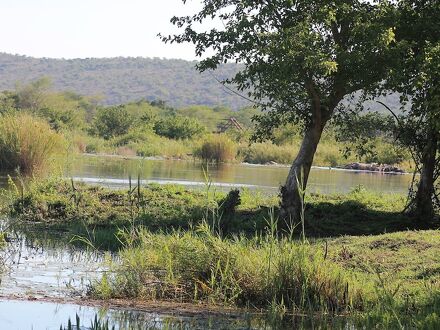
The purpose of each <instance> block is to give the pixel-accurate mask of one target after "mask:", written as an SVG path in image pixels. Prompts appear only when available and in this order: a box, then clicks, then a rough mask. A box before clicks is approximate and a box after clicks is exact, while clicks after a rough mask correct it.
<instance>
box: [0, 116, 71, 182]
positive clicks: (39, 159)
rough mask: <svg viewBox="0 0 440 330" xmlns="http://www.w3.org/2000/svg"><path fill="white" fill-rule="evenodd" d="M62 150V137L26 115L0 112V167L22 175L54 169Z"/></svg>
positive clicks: (45, 124) (40, 121)
mask: <svg viewBox="0 0 440 330" xmlns="http://www.w3.org/2000/svg"><path fill="white" fill-rule="evenodd" d="M64 151H65V141H64V138H63V137H62V136H61V135H59V134H57V133H56V132H54V131H53V130H52V129H51V128H50V126H49V125H48V124H47V123H46V122H44V121H42V120H39V119H37V118H35V117H33V116H31V115H29V114H6V115H0V168H2V169H3V170H16V169H19V171H20V172H21V173H22V174H25V175H32V174H41V173H42V172H45V171H48V170H49V169H51V168H53V165H54V161H55V157H56V156H59V155H60V154H61V153H63V152H64Z"/></svg>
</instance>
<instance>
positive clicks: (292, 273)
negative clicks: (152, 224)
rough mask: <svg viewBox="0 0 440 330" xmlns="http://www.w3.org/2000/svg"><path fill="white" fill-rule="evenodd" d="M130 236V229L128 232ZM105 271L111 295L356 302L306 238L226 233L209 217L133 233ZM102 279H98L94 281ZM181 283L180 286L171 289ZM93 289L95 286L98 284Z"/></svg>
mask: <svg viewBox="0 0 440 330" xmlns="http://www.w3.org/2000/svg"><path fill="white" fill-rule="evenodd" d="M125 235H126V238H125V239H127V240H131V239H132V237H131V236H130V233H128V232H126V233H125ZM135 239H136V242H137V243H136V244H135V245H133V246H130V245H129V246H128V247H127V248H126V249H125V250H123V251H121V253H120V258H121V264H120V265H117V264H115V265H114V267H115V269H114V271H115V274H116V275H115V276H111V275H108V276H110V279H109V281H110V284H111V288H112V296H113V297H140V298H150V299H151V298H152V299H157V298H161V299H163V298H173V299H179V300H184V301H193V300H202V301H203V300H207V301H211V302H214V303H221V304H226V305H229V304H232V305H238V306H246V305H248V304H250V303H252V305H253V306H255V307H263V308H268V306H269V305H270V304H271V303H273V302H276V303H278V304H281V305H283V306H285V308H287V309H289V310H304V309H310V310H321V311H330V312H336V311H342V310H345V309H346V308H348V307H349V305H351V304H353V305H357V304H359V303H360V300H361V297H360V296H359V295H358V292H357V289H356V288H352V291H351V293H350V296H348V295H347V294H348V292H346V290H345V287H346V285H347V283H348V282H347V281H350V279H349V278H348V277H347V276H345V275H342V273H341V272H340V271H339V270H338V269H337V267H334V266H333V265H332V264H331V263H328V262H326V261H325V260H324V259H323V254H322V253H319V252H315V251H312V250H311V249H310V247H309V246H306V245H300V244H297V243H294V242H290V241H288V240H285V239H282V240H277V239H276V238H275V237H267V238H263V237H261V238H260V237H255V238H254V239H246V238H243V237H240V238H236V239H235V240H233V241H229V240H223V239H221V238H219V237H217V236H215V235H213V234H212V233H211V231H210V229H209V228H208V227H207V226H206V225H201V226H199V227H198V228H197V229H196V230H190V231H188V232H174V233H171V234H151V233H150V232H148V231H145V230H139V231H137V232H136V233H135ZM98 287H99V286H98ZM176 288H180V290H176ZM94 294H96V295H98V296H99V294H100V292H99V291H95V292H94Z"/></svg>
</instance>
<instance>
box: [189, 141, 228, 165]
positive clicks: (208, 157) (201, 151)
mask: <svg viewBox="0 0 440 330" xmlns="http://www.w3.org/2000/svg"><path fill="white" fill-rule="evenodd" d="M194 154H195V155H196V156H197V157H200V158H201V159H203V160H204V161H208V162H217V163H219V162H226V161H232V160H234V159H235V156H236V154H237V146H236V144H235V143H234V142H233V141H232V140H231V139H230V138H229V137H228V136H227V135H226V134H213V135H210V136H208V137H207V138H206V139H205V140H204V141H203V142H202V144H201V146H200V147H199V148H197V149H196V151H195V153H194Z"/></svg>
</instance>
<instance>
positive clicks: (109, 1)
mask: <svg viewBox="0 0 440 330" xmlns="http://www.w3.org/2000/svg"><path fill="white" fill-rule="evenodd" d="M200 6H201V5H200V0H188V1H187V4H186V5H183V3H182V1H181V0H0V31H1V32H0V52H7V53H12V54H20V55H28V56H35V57H52V58H62V57H63V58H86V57H114V56H142V57H166V58H183V59H188V60H192V59H195V56H194V51H193V48H192V46H191V45H188V44H186V45H165V44H164V43H162V42H161V41H160V40H159V38H158V37H157V34H158V33H159V32H162V33H164V34H167V33H171V32H173V31H176V30H175V28H174V27H173V26H172V25H171V23H170V22H169V20H170V18H171V17H172V16H174V15H177V16H180V15H186V14H192V13H195V12H197V9H199V8H200Z"/></svg>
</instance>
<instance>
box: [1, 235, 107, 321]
mask: <svg viewBox="0 0 440 330" xmlns="http://www.w3.org/2000/svg"><path fill="white" fill-rule="evenodd" d="M43 237H44V233H41V238H40V239H29V238H26V236H25V235H24V234H22V233H19V232H16V231H9V232H8V233H7V238H8V244H7V246H6V247H5V248H4V249H2V251H1V254H0V257H1V259H2V260H3V262H4V266H5V269H4V271H3V274H2V277H1V285H0V297H16V298H24V299H27V298H59V297H66V296H70V295H75V296H76V297H80V296H83V295H84V294H85V293H86V290H87V288H88V285H89V284H90V281H91V280H92V279H96V278H97V277H98V276H100V275H101V273H102V272H103V266H102V261H103V258H104V256H103V253H101V252H96V251H85V250H84V249H80V248H75V247H74V246H72V245H70V244H68V241H66V238H65V237H62V236H60V240H59V241H56V240H53V239H51V240H46V239H44V238H43ZM0 329H2V328H1V327H0Z"/></svg>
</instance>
